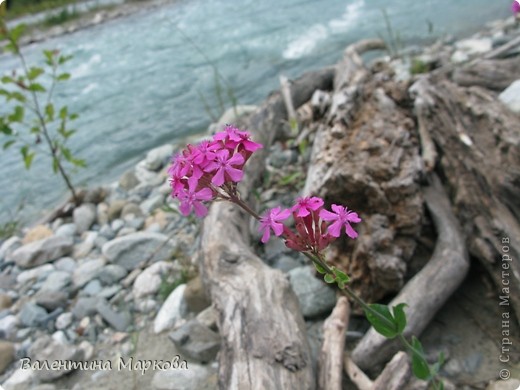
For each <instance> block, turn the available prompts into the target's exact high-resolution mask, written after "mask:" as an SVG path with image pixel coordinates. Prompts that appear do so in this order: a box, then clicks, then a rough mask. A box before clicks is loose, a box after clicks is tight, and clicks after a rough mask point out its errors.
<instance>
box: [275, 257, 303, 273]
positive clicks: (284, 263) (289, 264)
mask: <svg viewBox="0 0 520 390" xmlns="http://www.w3.org/2000/svg"><path fill="white" fill-rule="evenodd" d="M298 267H301V263H300V262H299V261H298V260H296V259H295V258H294V257H291V256H287V255H282V256H280V257H279V258H277V259H276V260H275V261H274V264H273V268H276V269H279V270H280V271H282V272H289V271H290V270H292V269H294V268H298Z"/></svg>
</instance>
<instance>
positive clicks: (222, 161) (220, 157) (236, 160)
mask: <svg viewBox="0 0 520 390" xmlns="http://www.w3.org/2000/svg"><path fill="white" fill-rule="evenodd" d="M242 164H244V157H243V156H242V155H241V154H239V153H237V154H235V155H233V156H232V157H229V150H227V149H224V150H219V151H218V152H216V153H215V159H214V160H213V161H212V162H210V163H209V164H208V165H207V166H206V167H205V168H204V170H205V171H206V172H214V171H216V173H215V176H213V179H211V182H212V183H213V184H215V185H216V186H221V185H222V184H224V182H225V181H227V180H229V179H231V181H234V182H239V181H240V180H242V177H243V176H244V172H242V170H240V169H238V168H235V167H234V165H238V166H241V165H242Z"/></svg>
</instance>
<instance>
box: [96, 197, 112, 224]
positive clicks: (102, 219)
mask: <svg viewBox="0 0 520 390" xmlns="http://www.w3.org/2000/svg"><path fill="white" fill-rule="evenodd" d="M96 219H97V223H98V224H99V225H105V224H107V223H108V222H109V218H108V205H107V204H106V203H105V202H101V203H100V204H98V205H97V206H96Z"/></svg>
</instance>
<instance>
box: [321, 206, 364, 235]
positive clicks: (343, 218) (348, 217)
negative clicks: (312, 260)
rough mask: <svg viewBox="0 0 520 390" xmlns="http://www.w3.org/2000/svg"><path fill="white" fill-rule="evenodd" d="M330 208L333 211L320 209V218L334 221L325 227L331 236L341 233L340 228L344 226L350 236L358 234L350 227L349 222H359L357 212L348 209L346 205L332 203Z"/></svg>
mask: <svg viewBox="0 0 520 390" xmlns="http://www.w3.org/2000/svg"><path fill="white" fill-rule="evenodd" d="M331 208H332V210H333V211H334V212H330V211H328V210H321V211H320V217H321V219H323V220H324V221H334V222H333V223H332V225H330V226H329V227H328V229H327V231H328V232H329V234H330V235H331V236H333V237H339V236H340V234H341V228H342V227H343V226H345V232H346V233H347V236H349V237H350V238H356V237H357V236H358V234H357V233H356V231H355V230H354V229H352V226H350V223H351V222H352V223H358V222H361V218H359V216H358V215H357V213H355V212H353V211H349V210H348V209H347V208H346V207H343V206H340V205H337V204H333V205H332V207H331Z"/></svg>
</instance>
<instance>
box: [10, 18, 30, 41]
mask: <svg viewBox="0 0 520 390" xmlns="http://www.w3.org/2000/svg"><path fill="white" fill-rule="evenodd" d="M25 28H26V25H25V24H23V23H21V24H19V25H17V26H15V27H14V28H12V29H11V34H10V35H11V39H12V40H13V41H15V42H18V39H19V38H20V36H21V35H22V34H23V32H24V31H25Z"/></svg>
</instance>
